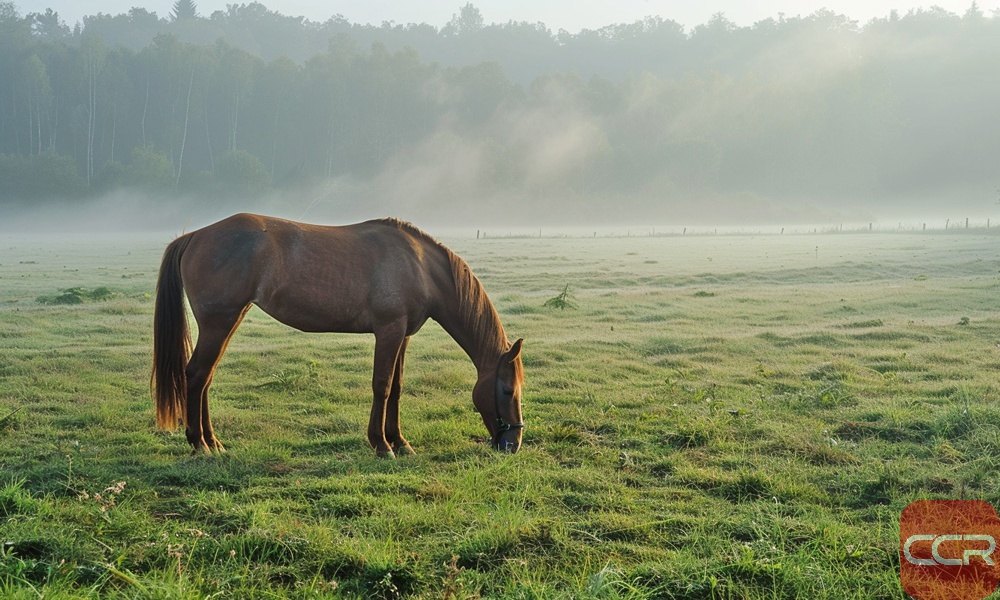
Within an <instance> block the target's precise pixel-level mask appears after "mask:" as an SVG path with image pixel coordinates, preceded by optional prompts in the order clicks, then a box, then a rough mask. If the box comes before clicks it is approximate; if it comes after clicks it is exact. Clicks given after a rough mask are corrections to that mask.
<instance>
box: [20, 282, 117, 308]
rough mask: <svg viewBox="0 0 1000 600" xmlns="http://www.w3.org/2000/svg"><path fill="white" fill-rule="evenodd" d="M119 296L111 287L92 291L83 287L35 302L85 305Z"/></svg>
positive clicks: (41, 297)
mask: <svg viewBox="0 0 1000 600" xmlns="http://www.w3.org/2000/svg"><path fill="white" fill-rule="evenodd" d="M117 295H118V294H117V293H116V292H115V291H113V290H112V289H111V288H109V287H105V286H101V287H96V288H94V289H92V290H88V289H87V288H83V287H71V288H66V289H64V290H60V291H59V293H58V294H53V295H49V296H39V297H37V298H35V302H38V303H39V304H50V305H53V304H85V303H88V302H106V301H108V300H111V299H112V298H114V297H116V296H117Z"/></svg>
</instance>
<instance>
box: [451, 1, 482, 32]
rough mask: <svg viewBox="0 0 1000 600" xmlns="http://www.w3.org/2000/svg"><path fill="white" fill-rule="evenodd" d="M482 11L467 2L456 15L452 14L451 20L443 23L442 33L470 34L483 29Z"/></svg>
mask: <svg viewBox="0 0 1000 600" xmlns="http://www.w3.org/2000/svg"><path fill="white" fill-rule="evenodd" d="M483 25H484V23H483V13H481V12H479V9H478V8H476V7H475V6H473V5H472V3H471V2H470V3H468V4H466V5H465V6H463V7H462V9H461V11H460V12H459V14H457V15H452V17H451V21H449V22H448V24H447V25H445V27H444V30H443V33H445V34H446V35H449V34H450V35H471V34H474V33H476V32H478V31H481V30H482V29H483Z"/></svg>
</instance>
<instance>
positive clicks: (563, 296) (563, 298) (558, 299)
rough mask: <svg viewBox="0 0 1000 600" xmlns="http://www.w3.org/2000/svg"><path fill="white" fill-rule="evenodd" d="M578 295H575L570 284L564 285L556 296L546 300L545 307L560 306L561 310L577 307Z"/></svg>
mask: <svg viewBox="0 0 1000 600" xmlns="http://www.w3.org/2000/svg"><path fill="white" fill-rule="evenodd" d="M574 300H576V297H575V296H573V292H571V291H570V289H569V284H568V283H567V284H566V285H564V286H563V290H562V291H561V292H559V293H558V294H556V295H555V296H553V297H551V298H549V299H548V300H546V301H545V304H543V305H542V306H544V307H545V308H558V309H559V310H566V309H567V308H573V309H575V308H576V302H574Z"/></svg>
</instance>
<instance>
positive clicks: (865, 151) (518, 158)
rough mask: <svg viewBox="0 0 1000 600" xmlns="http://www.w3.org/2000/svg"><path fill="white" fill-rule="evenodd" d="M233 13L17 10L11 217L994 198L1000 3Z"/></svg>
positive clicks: (136, 225)
mask: <svg viewBox="0 0 1000 600" xmlns="http://www.w3.org/2000/svg"><path fill="white" fill-rule="evenodd" d="M8 8H9V7H8ZM240 10H241V9H240V7H237V6H235V5H234V7H233V8H231V9H230V11H229V13H228V14H223V13H219V14H218V15H217V16H213V17H212V18H205V17H192V18H189V19H175V20H166V19H157V18H155V16H154V17H150V15H148V14H146V15H143V14H141V13H137V12H135V11H133V12H132V13H130V14H128V15H117V16H110V15H101V16H95V17H94V18H89V19H85V20H84V27H83V29H82V30H81V31H77V32H73V31H70V30H69V28H68V27H66V26H65V24H63V23H60V22H58V21H57V20H53V19H52V18H51V15H50V16H49V17H50V18H49V20H48V21H46V19H45V18H44V15H35V16H29V15H22V14H21V13H19V12H17V10H16V6H15V7H14V11H13V12H11V11H10V10H8V11H7V13H6V14H3V11H0V25H4V27H2V28H0V45H2V46H3V48H5V49H7V50H10V51H8V52H0V80H9V81H16V82H18V83H19V84H21V85H19V86H15V87H14V88H13V89H11V90H9V91H0V230H5V231H40V232H43V231H53V230H54V231H58V230H74V229H100V230H110V229H130V230H174V231H180V230H184V229H193V228H196V227H199V226H201V225H204V224H205V223H207V222H210V221H212V220H215V219H218V218H221V217H223V216H226V215H228V214H231V213H233V212H240V211H255V212H265V213H269V214H274V215H277V216H282V217H286V218H292V219H300V220H307V221H314V222H324V223H348V222H354V221H358V220H363V219H367V218H375V217H382V216H390V215H391V216H396V217H399V218H403V219H406V220H410V221H413V222H415V223H417V224H418V225H420V226H422V227H425V228H429V229H448V228H456V227H457V228H463V229H464V230H469V231H475V230H483V231H516V230H519V228H520V229H523V230H525V231H529V230H530V231H533V230H534V229H535V228H548V229H549V230H559V229H560V228H561V229H563V230H567V231H569V230H579V231H587V230H589V229H593V228H594V227H595V226H599V227H600V228H603V229H604V230H605V231H608V232H620V231H622V230H624V231H630V227H635V228H641V227H647V228H649V229H650V230H652V229H653V228H654V227H656V228H658V229H659V230H660V231H661V232H666V231H684V230H685V229H686V228H691V230H692V231H694V230H699V229H700V230H704V231H708V230H712V231H714V230H715V229H716V228H719V227H722V228H723V229H724V230H727V231H739V230H741V229H743V228H750V229H760V230H763V229H766V228H770V229H772V230H773V229H780V228H785V227H787V228H789V230H792V229H796V230H800V229H801V230H809V229H810V228H811V229H813V230H822V229H824V228H838V227H843V226H845V224H847V226H848V227H854V226H857V227H864V226H866V225H867V224H869V223H873V224H876V225H877V226H878V227H881V228H891V227H899V226H900V225H901V224H904V223H905V224H907V225H906V226H922V224H923V223H929V224H930V226H931V227H943V226H944V224H945V223H960V222H961V223H964V220H965V219H966V218H969V219H971V220H972V221H973V222H974V223H975V224H977V225H978V224H981V223H985V221H986V219H990V218H993V217H994V216H1000V215H997V213H998V212H1000V204H998V203H997V202H998V197H1000V191H998V186H1000V176H998V175H1000V174H998V172H997V171H998V169H1000V121H997V120H996V119H995V118H993V115H994V113H995V107H994V106H993V104H994V103H995V99H996V98H997V97H1000V74H998V72H997V70H996V69H995V65H996V64H997V63H998V59H1000V18H998V17H996V16H994V15H985V14H982V13H981V12H977V11H975V10H971V9H970V11H968V12H967V13H966V14H963V15H955V14H951V13H948V12H946V11H943V10H941V9H932V10H930V11H923V10H918V11H911V12H909V13H907V14H902V15H901V14H895V13H894V14H891V15H887V16H886V17H885V18H883V19H876V20H873V21H871V22H869V23H866V24H863V25H862V24H858V23H857V22H854V21H851V20H850V19H848V18H847V17H845V16H843V15H839V14H836V13H833V12H830V11H820V12H818V13H815V14H813V15H809V16H806V17H801V18H793V19H788V18H784V17H778V16H776V17H775V18H774V19H770V20H767V21H761V22H758V23H756V24H754V25H753V26H737V25H736V24H735V23H732V22H729V21H727V20H726V19H725V18H724V17H721V16H716V17H714V18H713V19H712V20H710V21H709V22H707V23H705V24H703V25H700V26H698V27H695V28H693V29H692V30H690V31H686V30H685V28H683V27H681V26H679V25H677V24H676V23H673V22H671V21H664V20H661V19H648V20H646V21H641V22H637V23H634V24H632V25H629V26H609V27H607V28H604V29H600V30H596V31H588V30H585V31H581V32H580V33H579V34H575V35H569V34H566V33H565V32H563V33H561V34H553V33H552V32H551V31H549V30H548V29H547V28H545V27H544V25H539V24H534V25H529V24H526V23H515V22H510V23H506V24H492V25H486V24H484V23H483V21H482V17H481V15H479V14H478V10H477V9H475V7H474V6H471V5H468V6H467V7H466V8H465V9H462V10H461V11H460V12H459V14H457V15H456V17H455V19H454V20H453V21H452V22H451V23H449V24H448V25H446V26H445V27H443V28H441V29H437V28H434V27H431V26H428V25H423V26H416V25H411V26H397V25H385V26H383V27H371V26H357V25H353V24H350V23H346V22H337V23H327V24H324V25H323V26H322V27H321V26H319V25H318V24H310V23H308V22H306V23H303V22H301V21H296V20H294V19H291V20H290V19H289V18H287V17H285V16H284V15H281V14H280V13H279V12H276V11H265V12H263V13H261V12H259V11H258V12H256V13H253V14H249V13H246V14H244V13H241V12H240ZM157 32H159V33H166V34H169V35H170V36H171V37H163V36H161V37H159V38H155V41H154V38H153V35H154V34H155V33H157ZM212 36H214V37H212ZM123 40H127V41H128V43H126V42H123ZM281 40H285V41H286V44H287V45H286V48H287V50H288V51H287V53H286V54H287V56H285V55H283V53H282V47H281V45H280V44H279V42H280V41H281ZM574 228H575V229H574Z"/></svg>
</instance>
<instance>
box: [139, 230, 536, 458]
mask: <svg viewBox="0 0 1000 600" xmlns="http://www.w3.org/2000/svg"><path fill="white" fill-rule="evenodd" d="M185 293H186V294H187V299H188V304H189V305H190V307H191V312H192V313H193V314H194V318H195V320H196V321H197V323H198V343H197V345H195V346H194V351H193V352H192V351H191V335H190V332H189V330H188V324H187V315H186V312H185V308H184V295H185ZM254 304H256V305H257V306H258V307H260V308H261V310H263V311H264V312H266V313H267V314H269V315H271V316H272V317H274V318H275V319H277V320H278V321H280V322H282V323H284V324H286V325H289V326H291V327H294V328H296V329H299V330H302V331H309V332H345V333H373V334H374V335H375V366H374V373H373V376H372V393H373V400H372V412H371V418H370V420H369V421H368V441H369V443H371V445H372V447H373V448H374V449H375V452H376V453H377V454H378V455H380V456H387V457H393V456H395V453H401V454H412V453H413V448H411V447H410V444H409V443H408V442H407V441H406V439H405V438H404V437H403V434H402V432H401V431H400V428H399V392H400V387H401V386H402V383H403V356H404V355H405V353H406V346H407V344H408V343H409V339H410V336H411V335H413V334H414V333H416V332H417V331H418V330H419V329H420V327H421V326H422V325H423V324H424V323H425V322H426V321H427V319H428V318H430V319H434V320H435V321H437V322H438V323H440V324H441V327H443V328H444V330H445V331H447V332H448V334H449V335H451V337H452V338H454V339H455V341H456V342H458V345H459V346H461V347H462V349H463V350H465V352H466V354H468V355H469V358H471V359H472V362H473V364H474V365H475V366H476V370H477V371H478V379H477V380H476V385H475V387H474V388H473V390H472V402H473V404H474V405H475V407H476V409H477V410H478V411H479V414H480V415H481V416H482V419H483V423H484V424H485V425H486V429H487V430H489V433H490V438H491V443H492V446H493V447H494V448H495V449H498V450H504V451H507V452H517V450H518V448H520V446H521V432H522V429H523V428H524V422H523V421H522V418H521V386H522V384H523V382H524V371H523V368H522V365H521V342H522V341H523V340H520V339H519V340H517V341H516V342H514V343H513V344H511V343H510V342H508V341H507V335H506V334H505V333H504V329H503V325H501V323H500V318H499V316H498V315H497V312H496V309H494V308H493V304H492V303H491V302H490V300H489V298H488V297H487V295H486V291H485V290H484V289H483V286H482V284H480V283H479V280H478V279H477V278H476V277H475V275H473V274H472V271H471V269H469V265H468V264H467V263H466V262H465V261H464V260H462V259H461V258H460V257H458V256H457V255H456V254H455V253H454V252H452V251H451V250H449V249H448V248H446V247H445V246H443V245H442V244H440V243H439V242H437V241H435V240H434V239H433V238H432V237H430V236H429V235H427V234H426V233H424V232H422V231H420V230H419V229H417V228H416V227H414V226H413V225H410V224H409V223H405V222H403V221H398V220H396V219H381V220H376V221H366V222H364V223H358V224H355V225H346V226H341V227H331V226H320V225H309V224H304V223H296V222H293V221H286V220H283V219H277V218H272V217H264V216H259V215H251V214H238V215H234V216H232V217H229V218H227V219H224V220H222V221H219V222H218V223H215V224H213V225H209V226H207V227H204V228H202V229H199V230H197V231H193V232H191V233H188V234H185V235H183V236H181V237H179V238H177V239H176V240H174V241H173V242H171V243H170V245H168V246H167V249H166V251H165V252H164V254H163V263H162V265H161V266H160V275H159V279H158V281H157V284H156V309H155V316H154V323H153V372H152V376H151V380H150V381H151V387H152V388H153V395H154V397H155V401H156V423H157V425H158V426H159V427H161V428H163V429H168V430H170V429H174V428H175V427H176V426H177V423H178V421H183V423H184V424H185V427H186V432H187V441H188V442H189V443H190V444H191V446H193V448H194V451H195V452H198V451H205V452H211V451H213V450H215V451H220V452H221V451H224V450H225V448H223V446H222V444H221V443H220V442H219V440H218V438H216V437H215V431H214V430H213V429H212V421H211V419H210V418H209V414H208V388H209V386H210V385H211V384H212V377H213V375H214V373H215V368H216V365H218V363H219V360H220V358H221V357H222V354H223V352H225V350H226V345H227V344H228V343H229V340H230V339H231V338H232V336H233V332H235V331H236V328H237V327H238V326H239V324H240V322H241V321H242V319H243V316H244V315H246V313H247V311H248V310H249V309H250V306H251V305H254Z"/></svg>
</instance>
